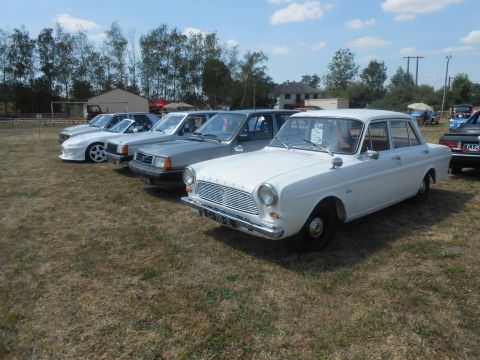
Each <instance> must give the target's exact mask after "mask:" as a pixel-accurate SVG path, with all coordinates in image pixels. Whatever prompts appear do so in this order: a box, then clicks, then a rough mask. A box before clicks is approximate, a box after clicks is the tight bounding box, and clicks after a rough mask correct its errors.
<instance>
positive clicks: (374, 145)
mask: <svg viewBox="0 0 480 360" xmlns="http://www.w3.org/2000/svg"><path fill="white" fill-rule="evenodd" d="M389 149H390V139H389V138H388V126H387V122H386V121H381V122H375V123H371V124H370V125H368V128H367V132H366V133H365V139H364V140H363V145H362V152H366V151H367V150H372V151H385V150H389Z"/></svg>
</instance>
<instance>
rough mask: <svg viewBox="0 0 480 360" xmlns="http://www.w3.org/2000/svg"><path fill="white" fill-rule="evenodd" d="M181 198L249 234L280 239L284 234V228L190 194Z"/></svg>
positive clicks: (204, 213)
mask: <svg viewBox="0 0 480 360" xmlns="http://www.w3.org/2000/svg"><path fill="white" fill-rule="evenodd" d="M181 200H182V202H184V203H185V204H187V205H188V206H191V207H192V208H194V209H197V210H198V211H199V213H200V215H202V216H204V215H206V212H208V213H209V214H213V215H215V216H216V217H217V221H218V222H220V223H222V224H223V225H227V226H229V227H232V228H234V229H236V230H240V231H243V232H245V233H247V234H253V235H257V236H261V237H264V238H268V239H280V238H281V237H282V236H283V234H284V230H283V228H281V227H279V226H268V225H260V224H255V223H253V222H251V221H250V220H248V219H246V218H243V217H241V216H238V215H235V214H232V213H229V212H226V211H225V210H222V209H219V208H216V207H213V206H210V205H207V204H203V203H201V202H199V201H196V200H194V199H192V198H190V197H188V196H184V197H182V198H181ZM209 217H210V216H209ZM210 218H211V217H210ZM223 218H225V219H228V220H229V221H230V222H232V223H233V224H235V226H231V225H229V224H225V223H224V222H222V221H220V219H223ZM213 220H215V219H213Z"/></svg>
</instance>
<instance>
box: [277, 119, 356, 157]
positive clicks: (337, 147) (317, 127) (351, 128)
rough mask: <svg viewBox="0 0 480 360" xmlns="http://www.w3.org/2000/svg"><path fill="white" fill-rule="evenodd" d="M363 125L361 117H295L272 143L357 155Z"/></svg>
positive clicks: (278, 145)
mask: <svg viewBox="0 0 480 360" xmlns="http://www.w3.org/2000/svg"><path fill="white" fill-rule="evenodd" d="M362 128H363V123H362V122H361V121H359V120H352V119H335V118H317V117H293V118H290V119H288V120H287V121H286V122H285V124H284V125H283V126H282V128H281V129H280V131H279V132H278V134H277V136H276V137H275V138H274V139H273V140H272V141H271V143H270V145H269V146H275V147H288V148H294V149H301V150H311V151H322V152H331V153H339V154H353V153H355V152H356V151H357V147H358V142H359V139H360V135H361V133H362Z"/></svg>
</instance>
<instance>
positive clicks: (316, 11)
mask: <svg viewBox="0 0 480 360" xmlns="http://www.w3.org/2000/svg"><path fill="white" fill-rule="evenodd" d="M332 8H333V5H331V4H325V5H322V4H321V3H320V1H317V0H315V1H307V2H304V3H301V4H300V3H297V2H293V3H291V4H290V5H288V6H287V7H286V8H283V9H280V10H277V11H275V12H274V13H273V15H272V17H271V19H270V23H271V24H272V25H277V24H285V23H290V22H303V21H307V20H314V19H319V18H321V17H322V16H323V15H324V14H325V13H326V12H327V11H329V10H331V9H332Z"/></svg>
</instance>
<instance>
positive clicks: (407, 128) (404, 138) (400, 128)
mask: <svg viewBox="0 0 480 360" xmlns="http://www.w3.org/2000/svg"><path fill="white" fill-rule="evenodd" d="M390 125H391V126H390V127H391V129H392V130H391V131H392V140H393V147H394V148H402V147H407V146H415V145H420V140H419V139H418V137H417V134H416V133H415V131H413V128H412V125H411V124H410V123H409V122H408V121H403V120H394V121H391V122H390Z"/></svg>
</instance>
